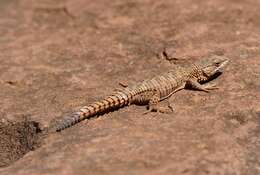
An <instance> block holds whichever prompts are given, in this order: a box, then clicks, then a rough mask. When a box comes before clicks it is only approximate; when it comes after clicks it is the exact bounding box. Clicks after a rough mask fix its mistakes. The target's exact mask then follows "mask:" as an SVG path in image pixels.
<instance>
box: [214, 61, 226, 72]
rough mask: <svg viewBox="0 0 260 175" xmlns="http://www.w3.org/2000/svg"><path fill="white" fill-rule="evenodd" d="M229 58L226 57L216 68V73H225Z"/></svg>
mask: <svg viewBox="0 0 260 175" xmlns="http://www.w3.org/2000/svg"><path fill="white" fill-rule="evenodd" d="M228 62H229V60H228V59H226V60H224V61H223V62H222V63H220V65H219V66H218V67H217V68H216V70H215V72H216V73H223V70H224V67H225V66H226V65H227V64H228Z"/></svg>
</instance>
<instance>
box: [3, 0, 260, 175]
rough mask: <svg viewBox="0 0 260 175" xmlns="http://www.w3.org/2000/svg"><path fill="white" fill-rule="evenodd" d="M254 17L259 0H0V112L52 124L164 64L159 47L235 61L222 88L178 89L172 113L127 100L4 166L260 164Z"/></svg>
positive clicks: (68, 170) (194, 169) (196, 169)
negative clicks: (209, 90)
mask: <svg viewBox="0 0 260 175" xmlns="http://www.w3.org/2000/svg"><path fill="white" fill-rule="evenodd" d="M259 19H260V1H256V0H243V1H242V0H200V1H194V0H163V1H158V0H131V1H122V0H113V1H110V0H95V1H93V0H67V1H65V0H55V1H53V0H1V1H0V36H1V37H0V63H1V64H0V89H1V91H0V99H1V100H0V105H1V108H0V118H2V119H3V120H11V121H21V120H22V117H23V116H24V115H25V116H30V120H32V121H35V122H38V123H40V125H41V127H44V126H47V125H49V123H50V122H51V121H53V120H55V119H56V118H58V117H59V116H61V115H62V114H66V113H68V112H71V111H73V110H74V109H77V108H78V107H80V106H82V105H85V104H88V103H90V102H93V101H95V100H97V99H100V98H101V97H102V96H104V95H107V94H109V92H112V91H113V89H115V88H117V86H118V85H117V84H118V83H119V82H127V83H129V84H132V83H135V82H137V81H140V80H143V79H146V78H150V77H152V76H153V75H155V74H158V73H160V72H163V71H165V69H167V68H170V67H171V66H172V65H170V64H169V62H167V61H166V60H163V59H160V58H158V57H157V54H158V53H160V52H162V50H164V48H165V47H167V48H169V49H167V50H169V51H170V52H171V54H172V56H171V57H172V58H179V59H183V60H192V59H196V58H199V57H200V56H203V55H207V54H218V55H226V56H228V57H230V59H231V62H230V64H229V65H228V67H227V69H226V72H225V73H224V75H223V76H221V77H219V78H218V79H217V80H216V82H218V83H219V86H220V87H221V89H219V90H217V91H214V92H212V93H210V94H207V93H203V92H197V91H187V90H184V91H181V92H178V93H177V94H175V95H174V96H173V97H172V98H171V99H170V102H171V103H172V104H173V106H174V108H175V112H174V113H172V114H156V113H151V114H147V115H142V113H143V112H144V111H145V110H146V109H145V107H140V106H130V107H128V108H124V109H121V110H119V111H115V112H113V113H109V114H106V115H103V116H102V117H99V118H95V119H93V120H89V121H84V122H81V123H80V124H78V125H76V126H74V127H72V128H69V129H67V130H64V131H63V132H61V133H57V134H51V135H48V136H47V137H46V138H45V139H44V140H42V144H41V147H39V148H37V149H36V150H34V151H30V152H29V153H27V154H25V155H24V156H23V157H21V158H20V159H19V160H18V161H16V162H14V163H13V164H11V165H10V166H8V167H3V168H1V169H0V174H1V175H7V174H10V175H11V174H17V175H22V174H26V175H30V174H39V175H41V174H62V175H63V174H64V175H65V174H97V175H98V174H113V175H117V174H147V175H148V174H149V175H159V174H173V173H174V174H199V175H203V174H259V173H260V136H259V132H260V126H259V124H260V120H259V117H260V93H259V91H260V66H259V65H260V30H259V29H260V20H259ZM15 132H16V131H15ZM29 133H31V132H29ZM32 135H34V134H32ZM17 143H18V142H17ZM0 146H2V147H3V144H2V145H0ZM25 152H26V151H25ZM1 156H2V155H1ZM0 160H2V159H0ZM1 163H2V162H1Z"/></svg>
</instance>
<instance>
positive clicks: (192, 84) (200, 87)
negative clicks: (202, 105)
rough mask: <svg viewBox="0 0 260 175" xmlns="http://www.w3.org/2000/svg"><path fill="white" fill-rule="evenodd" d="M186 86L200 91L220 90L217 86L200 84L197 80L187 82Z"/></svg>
mask: <svg viewBox="0 0 260 175" xmlns="http://www.w3.org/2000/svg"><path fill="white" fill-rule="evenodd" d="M186 86H188V87H190V88H192V89H196V90H199V91H204V92H209V91H210V90H214V89H218V87H217V86H216V85H215V84H205V85H202V84H200V83H199V82H198V81H197V80H196V79H190V80H188V81H187V82H186Z"/></svg>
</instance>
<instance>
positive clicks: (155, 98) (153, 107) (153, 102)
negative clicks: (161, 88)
mask: <svg viewBox="0 0 260 175" xmlns="http://www.w3.org/2000/svg"><path fill="white" fill-rule="evenodd" d="M167 103H168V105H167V106H160V105H159V104H160V94H159V92H158V91H155V92H154V94H153V95H152V97H151V99H150V100H149V103H148V107H149V111H148V112H160V113H167V114H169V113H172V112H173V108H172V106H171V104H170V102H169V101H168V100H167Z"/></svg>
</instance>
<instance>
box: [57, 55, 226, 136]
mask: <svg viewBox="0 0 260 175" xmlns="http://www.w3.org/2000/svg"><path fill="white" fill-rule="evenodd" d="M228 62H229V59H228V58H227V57H225V56H218V55H212V56H209V57H205V58H202V59H199V60H197V61H196V62H195V63H191V64H188V65H186V66H183V65H182V66H175V69H171V70H169V71H168V72H166V73H163V74H161V75H157V76H155V77H153V78H151V79H148V80H144V81H143V82H139V83H137V84H135V85H133V86H124V88H121V89H119V90H116V91H115V92H114V93H112V94H111V95H109V96H107V97H105V98H103V99H102V100H100V101H97V102H94V103H91V104H89V105H87V106H83V107H82V108H80V109H79V110H78V111H77V112H74V113H72V114H70V115H68V116H66V117H64V118H63V119H61V120H60V121H59V122H57V123H56V125H55V126H54V130H55V131H57V132H59V131H61V130H64V129H65V128H68V127H71V126H73V125H75V124H76V123H79V122H80V121H82V120H84V119H89V118H91V117H94V116H96V115H100V114H103V113H105V112H110V111H113V110H115V109H119V108H122V107H124V106H129V105H131V104H136V105H148V112H152V111H157V112H162V113H164V112H169V111H172V108H171V107H170V106H168V107H165V106H159V103H160V102H161V101H163V100H166V99H168V98H169V97H170V96H172V94H174V93H175V92H177V91H179V90H182V89H185V88H192V89H194V90H200V91H204V92H209V91H210V90H214V89H218V87H217V86H216V84H211V83H208V82H209V81H210V80H212V79H214V78H215V77H216V75H219V74H222V72H223V68H224V67H225V66H226V64H227V63H228ZM169 109H171V110H169Z"/></svg>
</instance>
